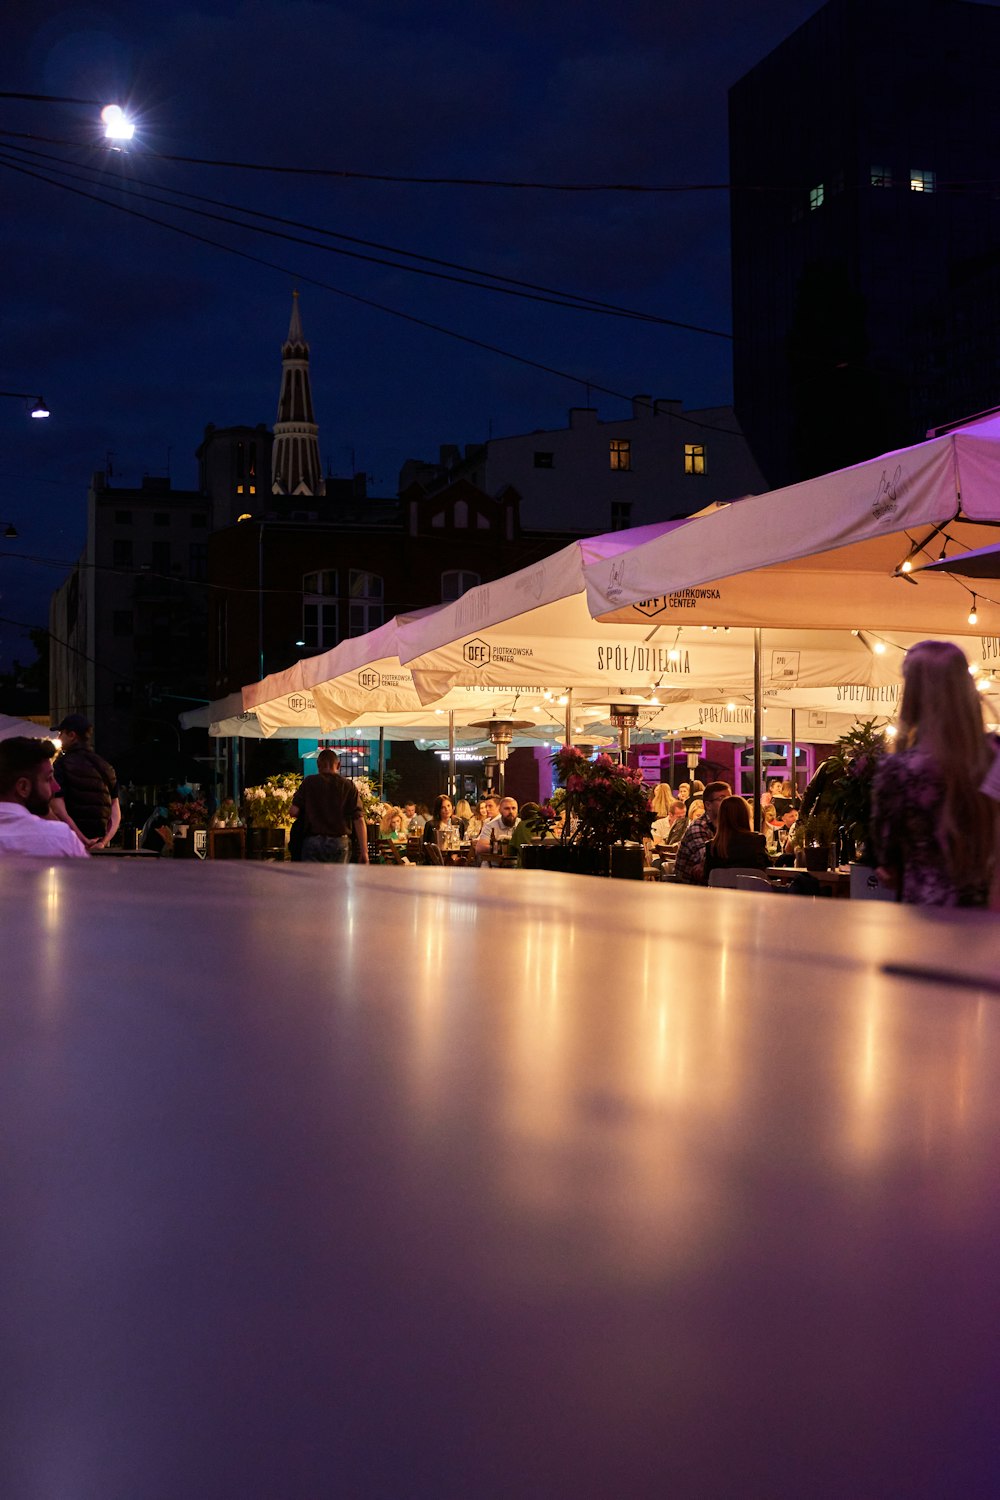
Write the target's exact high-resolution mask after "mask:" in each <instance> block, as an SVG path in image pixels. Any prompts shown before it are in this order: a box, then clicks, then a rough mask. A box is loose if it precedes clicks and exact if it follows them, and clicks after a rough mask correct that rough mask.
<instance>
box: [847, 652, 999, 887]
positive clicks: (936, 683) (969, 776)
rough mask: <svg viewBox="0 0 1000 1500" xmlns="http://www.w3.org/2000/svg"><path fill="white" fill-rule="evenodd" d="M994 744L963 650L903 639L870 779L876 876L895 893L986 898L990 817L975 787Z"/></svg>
mask: <svg viewBox="0 0 1000 1500" xmlns="http://www.w3.org/2000/svg"><path fill="white" fill-rule="evenodd" d="M995 749H996V744H995V741H993V740H991V739H990V738H989V737H988V736H987V734H986V732H985V728H984V725H983V705H982V699H981V698H980V696H979V693H978V692H977V691H976V687H975V684H974V683H973V681H972V678H971V676H970V674H969V663H968V661H967V660H966V658H965V654H964V652H962V651H961V650H960V649H959V647H958V646H956V645H954V644H952V642H950V641H921V642H920V643H919V644H918V645H916V646H911V647H910V649H909V651H907V653H906V656H905V657H904V659H903V696H902V698H901V699H900V704H899V716H898V719H897V726H896V749H895V753H894V754H892V755H887V756H885V757H884V759H883V760H882V761H881V762H880V764H879V767H878V769H877V771H876V772H875V779H874V782H873V784H872V835H873V842H874V846H875V852H876V859H877V864H878V874H879V879H880V880H881V881H882V883H883V884H884V885H887V886H891V887H893V888H894V889H895V891H896V893H897V898H898V899H899V900H900V901H909V902H913V903H916V904H918V905H921V906H985V905H986V903H987V897H988V894H989V889H990V876H991V872H992V868H993V859H994V841H995V837H996V833H995V830H996V824H997V816H998V815H997V807H996V804H995V803H994V802H993V801H992V800H991V798H990V797H989V796H988V795H987V793H986V792H984V791H983V790H982V787H983V782H984V781H985V779H986V776H987V773H988V771H989V768H990V763H991V761H992V759H993V755H994V752H995Z"/></svg>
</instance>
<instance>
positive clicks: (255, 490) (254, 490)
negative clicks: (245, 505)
mask: <svg viewBox="0 0 1000 1500" xmlns="http://www.w3.org/2000/svg"><path fill="white" fill-rule="evenodd" d="M250 493H251V495H256V493H257V486H256V485H255V484H252V485H251V486H250Z"/></svg>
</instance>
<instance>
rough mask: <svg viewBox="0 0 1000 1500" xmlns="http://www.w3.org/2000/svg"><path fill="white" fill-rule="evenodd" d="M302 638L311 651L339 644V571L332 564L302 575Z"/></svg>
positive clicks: (325, 649)
mask: <svg viewBox="0 0 1000 1500" xmlns="http://www.w3.org/2000/svg"><path fill="white" fill-rule="evenodd" d="M302 639H303V640H304V641H305V644H306V649H307V650H308V651H328V650H329V649H330V647H331V646H335V645H336V644H337V639H338V636H337V574H336V572H335V571H334V570H333V569H332V568H324V569H323V570H322V571H321V572H319V573H306V574H305V576H304V577H303V579H302Z"/></svg>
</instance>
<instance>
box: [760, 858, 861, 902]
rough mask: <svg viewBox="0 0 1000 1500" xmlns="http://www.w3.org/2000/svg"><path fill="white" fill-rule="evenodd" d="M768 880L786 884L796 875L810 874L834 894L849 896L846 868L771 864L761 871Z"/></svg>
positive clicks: (777, 883)
mask: <svg viewBox="0 0 1000 1500" xmlns="http://www.w3.org/2000/svg"><path fill="white" fill-rule="evenodd" d="M761 874H762V875H766V876H767V878H768V880H772V881H774V883H775V884H776V885H787V884H788V882H789V881H791V880H794V879H795V877H796V875H811V876H812V878H813V879H814V880H816V881H818V882H819V884H820V885H824V886H828V887H829V888H830V889H831V890H832V892H833V894H834V896H841V897H843V896H850V894H851V872H850V870H849V869H846V870H807V869H805V868H804V867H803V866H796V865H771V866H770V867H769V868H768V869H766V870H762V871H761Z"/></svg>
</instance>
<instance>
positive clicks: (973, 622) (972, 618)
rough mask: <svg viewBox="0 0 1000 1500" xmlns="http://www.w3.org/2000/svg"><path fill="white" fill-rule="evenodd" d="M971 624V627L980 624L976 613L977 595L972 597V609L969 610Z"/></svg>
mask: <svg viewBox="0 0 1000 1500" xmlns="http://www.w3.org/2000/svg"><path fill="white" fill-rule="evenodd" d="M969 624H970V625H978V624H979V616H978V614H977V613H976V596H975V594H973V596H972V608H971V609H970V610H969Z"/></svg>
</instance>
